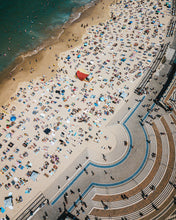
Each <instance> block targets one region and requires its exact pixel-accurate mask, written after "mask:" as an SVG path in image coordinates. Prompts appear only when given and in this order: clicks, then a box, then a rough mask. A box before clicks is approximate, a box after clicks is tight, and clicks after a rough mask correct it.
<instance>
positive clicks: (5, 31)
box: [0, 0, 92, 72]
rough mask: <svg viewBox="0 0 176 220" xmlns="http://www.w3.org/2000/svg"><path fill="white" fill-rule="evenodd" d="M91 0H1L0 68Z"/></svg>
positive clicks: (4, 66)
mask: <svg viewBox="0 0 176 220" xmlns="http://www.w3.org/2000/svg"><path fill="white" fill-rule="evenodd" d="M90 2H92V0H0V72H1V71H2V70H4V69H5V68H6V67H8V65H10V64H12V62H13V61H14V60H15V58H16V57H17V56H19V55H20V54H22V53H24V52H27V51H31V50H32V49H35V48H36V47H37V46H39V45H40V44H41V43H42V42H43V41H44V40H46V39H48V38H49V37H51V35H52V31H53V30H56V29H57V28H58V29H59V27H61V26H62V25H63V24H64V23H65V22H67V21H68V20H69V19H70V16H71V15H73V12H74V11H75V10H76V9H77V8H79V7H81V6H84V5H86V4H88V3H90Z"/></svg>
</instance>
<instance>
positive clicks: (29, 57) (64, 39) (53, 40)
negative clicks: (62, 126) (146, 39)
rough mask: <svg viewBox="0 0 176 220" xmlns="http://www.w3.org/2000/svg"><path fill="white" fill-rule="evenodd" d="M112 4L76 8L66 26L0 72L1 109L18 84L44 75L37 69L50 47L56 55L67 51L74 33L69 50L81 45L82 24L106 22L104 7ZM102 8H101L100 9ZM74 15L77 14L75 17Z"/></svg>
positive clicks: (102, 1)
mask: <svg viewBox="0 0 176 220" xmlns="http://www.w3.org/2000/svg"><path fill="white" fill-rule="evenodd" d="M113 2H114V1H113V0H108V2H107V1H105V0H96V1H93V2H90V3H88V4H86V5H85V6H82V7H80V8H78V9H77V10H76V11H75V12H73V13H72V14H71V16H70V19H69V20H68V21H67V22H66V23H64V24H63V25H62V26H61V27H60V28H59V29H56V30H54V31H52V34H53V35H54V37H53V36H51V37H49V38H48V39H46V40H45V41H43V43H42V44H40V45H39V46H38V47H37V48H36V49H34V50H29V51H27V52H24V53H23V54H21V55H19V56H18V57H17V58H16V59H15V61H14V62H13V63H12V64H11V65H9V67H7V68H6V69H5V70H3V71H2V72H1V76H0V107H1V106H2V105H3V106H4V105H6V104H7V103H8V102H9V101H10V97H11V96H12V95H13V93H15V92H16V90H17V88H18V86H19V84H20V83H21V82H24V81H30V80H33V79H36V78H38V77H41V76H42V75H45V73H44V72H43V73H42V72H41V73H39V69H40V67H39V66H40V65H41V61H42V60H43V58H44V57H45V55H46V54H47V55H48V50H50V49H51V48H52V47H59V50H58V51H57V55H58V56H59V54H60V53H62V52H66V51H67V50H69V49H70V47H69V43H70V42H69V39H70V38H71V37H72V36H71V33H72V32H74V33H75V35H78V36H77V39H76V40H75V41H73V40H72V41H71V43H72V47H71V48H74V47H77V46H78V45H80V44H81V42H82V37H83V35H84V34H85V32H86V28H83V27H80V25H81V23H84V22H86V23H85V24H87V23H88V25H89V26H91V25H95V24H98V22H100V21H105V20H106V19H107V18H108V16H109V13H108V11H109V7H106V6H110V5H111V4H112V3H113ZM103 5H104V8H103V9H101V7H102V6H103ZM97 9H98V10H97ZM105 11H106V12H105ZM102 12H103V13H102ZM104 12H105V13H104ZM75 14H79V15H78V16H77V17H76V18H75ZM96 17H97V18H96ZM92 18H93V19H92ZM79 33H80V35H79ZM52 49H53V48H52ZM52 49H51V51H52ZM51 51H50V53H49V54H50V55H51V54H52V52H51ZM52 55H54V54H52ZM53 58H54V57H53ZM35 61H37V62H35ZM48 63H49V62H48ZM32 65H33V66H32ZM55 65H56V64H55ZM31 68H32V69H34V71H32V72H33V73H34V72H35V74H33V73H32V74H31ZM8 72H9V73H8ZM55 73H56V72H55ZM55 73H54V74H52V73H50V75H49V76H48V74H47V78H48V79H49V78H51V77H52V76H54V75H55ZM14 79H15V80H14ZM9 88H10V89H9Z"/></svg>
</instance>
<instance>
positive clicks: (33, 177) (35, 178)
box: [30, 171, 38, 181]
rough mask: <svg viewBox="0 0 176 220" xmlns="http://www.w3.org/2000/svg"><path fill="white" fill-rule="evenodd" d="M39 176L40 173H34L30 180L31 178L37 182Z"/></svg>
mask: <svg viewBox="0 0 176 220" xmlns="http://www.w3.org/2000/svg"><path fill="white" fill-rule="evenodd" d="M37 176H38V173H37V172H36V171H33V172H32V174H31V176H30V178H31V180H33V181H36V180H37Z"/></svg>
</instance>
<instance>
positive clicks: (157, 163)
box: [93, 123, 162, 202]
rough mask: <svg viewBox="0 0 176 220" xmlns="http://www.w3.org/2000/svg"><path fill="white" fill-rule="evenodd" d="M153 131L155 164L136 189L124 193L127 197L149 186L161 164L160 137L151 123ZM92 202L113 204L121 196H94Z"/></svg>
mask: <svg viewBox="0 0 176 220" xmlns="http://www.w3.org/2000/svg"><path fill="white" fill-rule="evenodd" d="M152 127H153V130H154V132H155V136H156V141H157V158H156V161H155V164H154V166H153V168H152V170H151V172H150V174H149V175H148V176H147V177H146V179H144V180H143V181H142V182H141V183H140V184H139V185H137V187H135V188H133V189H131V190H130V191H127V192H125V194H126V195H127V196H128V197H131V196H134V195H135V194H137V193H139V192H141V189H144V188H145V187H146V186H148V185H149V184H150V182H151V181H152V179H153V177H154V176H155V175H156V173H157V171H158V169H159V166H160V163H161V157H162V142H161V136H160V133H159V131H158V128H157V127H156V125H155V123H153V126H152ZM93 200H94V201H101V200H102V201H104V202H114V201H118V200H122V197H121V194H116V195H95V196H94V198H93Z"/></svg>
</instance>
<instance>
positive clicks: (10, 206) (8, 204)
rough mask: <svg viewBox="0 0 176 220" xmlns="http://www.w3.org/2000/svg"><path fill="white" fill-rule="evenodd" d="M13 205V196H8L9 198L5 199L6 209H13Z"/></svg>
mask: <svg viewBox="0 0 176 220" xmlns="http://www.w3.org/2000/svg"><path fill="white" fill-rule="evenodd" d="M12 206H13V204H12V196H8V197H5V199H4V207H5V208H7V207H9V208H12Z"/></svg>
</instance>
